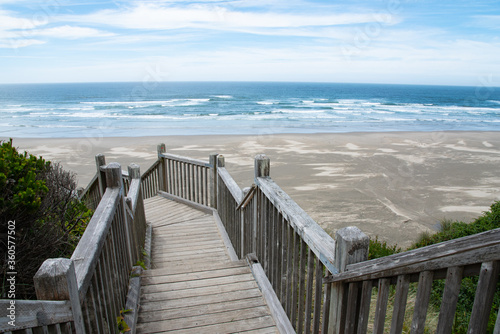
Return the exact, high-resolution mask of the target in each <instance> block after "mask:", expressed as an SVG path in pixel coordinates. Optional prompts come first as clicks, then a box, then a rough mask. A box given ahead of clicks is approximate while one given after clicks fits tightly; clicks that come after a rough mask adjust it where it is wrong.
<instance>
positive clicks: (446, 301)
mask: <svg viewBox="0 0 500 334" xmlns="http://www.w3.org/2000/svg"><path fill="white" fill-rule="evenodd" d="M462 272H463V267H451V268H448V271H447V274H446V284H445V286H444V292H443V299H442V301H441V309H440V313H439V320H438V326H437V329H436V333H445V334H446V333H451V330H452V327H453V320H454V319H455V311H456V309H457V302H458V293H459V291H460V285H461V283H462Z"/></svg>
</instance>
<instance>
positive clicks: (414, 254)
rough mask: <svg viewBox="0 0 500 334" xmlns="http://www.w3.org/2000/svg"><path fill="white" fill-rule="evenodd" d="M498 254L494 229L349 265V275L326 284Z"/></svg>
mask: <svg viewBox="0 0 500 334" xmlns="http://www.w3.org/2000/svg"><path fill="white" fill-rule="evenodd" d="M499 251H500V229H495V230H491V231H487V232H483V233H478V234H475V235H472V236H467V237H463V238H460V239H454V240H450V241H446V242H443V243H439V244H435V245H431V246H427V247H423V248H419V249H415V250H411V251H408V252H404V253H399V254H394V255H390V256H386V257H383V258H379V259H375V260H371V261H366V262H363V264H353V265H349V267H348V271H347V272H345V273H342V274H341V275H338V276H335V277H330V278H327V279H326V280H325V282H334V281H336V280H350V279H351V278H354V277H356V280H365V279H375V278H379V277H384V276H385V275H387V276H389V275H391V276H394V275H401V274H406V273H411V272H421V271H426V270H437V269H443V268H448V267H449V266H463V265H467V264H471V263H478V262H487V261H492V260H495V259H498V258H499V255H498V254H499ZM398 269H399V270H398Z"/></svg>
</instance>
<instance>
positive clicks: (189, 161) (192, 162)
mask: <svg viewBox="0 0 500 334" xmlns="http://www.w3.org/2000/svg"><path fill="white" fill-rule="evenodd" d="M158 156H159V157H162V158H166V159H172V160H176V161H179V162H184V163H187V164H190V165H195V166H200V167H211V164H210V163H208V162H205V161H203V160H198V159H192V158H188V157H183V156H180V155H175V154H170V153H160V154H159V155H158Z"/></svg>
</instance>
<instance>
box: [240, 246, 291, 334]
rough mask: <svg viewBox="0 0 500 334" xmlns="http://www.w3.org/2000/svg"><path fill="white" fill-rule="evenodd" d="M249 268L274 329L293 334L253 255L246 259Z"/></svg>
mask: <svg viewBox="0 0 500 334" xmlns="http://www.w3.org/2000/svg"><path fill="white" fill-rule="evenodd" d="M248 261H249V265H250V268H251V269H252V273H253V275H254V277H255V279H256V280H257V283H258V285H259V288H260V290H261V291H262V294H263V296H264V299H265V300H266V303H267V305H268V306H269V309H270V310H271V314H272V316H273V318H274V320H275V321H276V327H277V328H278V330H279V331H280V333H295V330H294V328H293V326H292V324H291V323H290V320H289V319H288V316H287V315H286V312H285V310H283V307H282V305H281V302H280V301H279V299H278V296H277V295H276V293H275V292H274V289H273V288H272V286H271V283H270V282H269V280H268V278H267V276H266V274H265V272H264V269H263V268H262V265H261V264H260V263H259V262H257V260H256V257H255V255H252V256H250V257H248Z"/></svg>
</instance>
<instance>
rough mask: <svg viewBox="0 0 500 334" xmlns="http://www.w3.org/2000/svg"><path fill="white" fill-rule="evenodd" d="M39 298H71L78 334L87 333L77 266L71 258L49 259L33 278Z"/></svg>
mask: <svg viewBox="0 0 500 334" xmlns="http://www.w3.org/2000/svg"><path fill="white" fill-rule="evenodd" d="M33 280H34V284H35V291H36V295H37V298H38V299H39V300H69V301H70V304H71V309H72V313H73V319H72V320H73V321H74V324H75V330H76V332H77V334H81V333H85V327H84V325H83V314H82V309H81V306H80V305H81V302H80V295H79V293H78V283H77V281H76V275H75V267H74V265H73V261H71V260H70V259H63V258H59V259H48V260H45V261H44V262H43V264H42V265H41V267H40V268H39V269H38V271H37V272H36V274H35V277H34V278H33Z"/></svg>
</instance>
